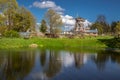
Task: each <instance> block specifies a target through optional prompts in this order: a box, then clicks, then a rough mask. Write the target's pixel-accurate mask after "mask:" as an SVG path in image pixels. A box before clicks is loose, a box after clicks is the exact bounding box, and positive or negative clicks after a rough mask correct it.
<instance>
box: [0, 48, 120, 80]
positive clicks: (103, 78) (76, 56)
mask: <svg viewBox="0 0 120 80" xmlns="http://www.w3.org/2000/svg"><path fill="white" fill-rule="evenodd" d="M0 80H120V54H119V53H113V52H110V51H104V50H97V51H94V50H93V51H80V50H78V51H74V50H73V51H72V50H62V49H60V50H59V49H57V50H54V49H22V50H0Z"/></svg>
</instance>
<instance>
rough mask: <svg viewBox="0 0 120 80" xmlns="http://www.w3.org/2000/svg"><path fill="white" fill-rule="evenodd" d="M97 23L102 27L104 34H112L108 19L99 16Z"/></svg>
mask: <svg viewBox="0 0 120 80" xmlns="http://www.w3.org/2000/svg"><path fill="white" fill-rule="evenodd" d="M95 23H99V24H100V25H101V28H102V30H103V31H102V32H103V33H104V34H107V33H109V32H110V26H109V24H108V23H107V21H106V17H105V16H104V15H99V16H98V17H97V20H96V22H95Z"/></svg>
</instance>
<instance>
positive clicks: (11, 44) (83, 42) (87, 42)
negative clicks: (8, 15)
mask: <svg viewBox="0 0 120 80" xmlns="http://www.w3.org/2000/svg"><path fill="white" fill-rule="evenodd" d="M103 38H105V39H106V38H110V37H108V36H106V37H92V38H90V37H86V38H84V39H67V38H63V39H60V38H31V39H23V38H2V39H0V49H9V48H24V47H25V48H27V47H29V46H30V45H31V44H37V45H38V47H48V48H54V47H55V48H73V47H91V48H105V47H106V46H105V44H103V43H101V42H100V41H99V40H98V39H103Z"/></svg>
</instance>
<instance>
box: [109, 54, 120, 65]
mask: <svg viewBox="0 0 120 80" xmlns="http://www.w3.org/2000/svg"><path fill="white" fill-rule="evenodd" d="M109 55H110V58H111V61H112V62H116V63H118V64H120V53H116V52H109Z"/></svg>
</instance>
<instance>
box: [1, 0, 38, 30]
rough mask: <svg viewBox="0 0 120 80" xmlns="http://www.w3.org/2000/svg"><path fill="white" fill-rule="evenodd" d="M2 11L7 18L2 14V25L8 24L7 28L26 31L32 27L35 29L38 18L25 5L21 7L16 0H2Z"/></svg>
mask: <svg viewBox="0 0 120 80" xmlns="http://www.w3.org/2000/svg"><path fill="white" fill-rule="evenodd" d="M0 12H2V14H4V16H5V20H3V18H2V17H1V16H0V25H3V23H4V24H6V26H7V30H9V31H10V30H15V31H17V32H20V31H23V32H25V31H27V30H28V29H30V30H31V31H35V25H36V22H35V21H36V20H35V18H34V16H33V15H32V13H31V12H30V11H28V10H27V9H25V8H24V7H19V6H18V4H17V1H16V0H3V1H0ZM1 19H2V20H1Z"/></svg>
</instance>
